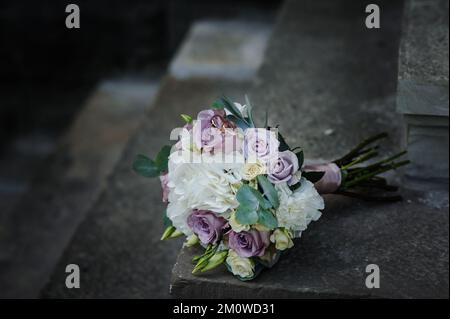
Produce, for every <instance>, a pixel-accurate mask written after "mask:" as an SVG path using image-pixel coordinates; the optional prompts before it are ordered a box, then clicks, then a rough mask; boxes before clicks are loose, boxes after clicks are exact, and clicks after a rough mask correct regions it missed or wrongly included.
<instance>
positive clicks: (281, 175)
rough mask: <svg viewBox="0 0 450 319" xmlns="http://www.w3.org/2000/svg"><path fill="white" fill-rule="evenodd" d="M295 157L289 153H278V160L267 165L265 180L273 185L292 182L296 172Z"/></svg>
mask: <svg viewBox="0 0 450 319" xmlns="http://www.w3.org/2000/svg"><path fill="white" fill-rule="evenodd" d="M298 168H299V167H298V159H297V156H296V155H295V154H294V153H293V152H291V151H284V152H279V153H278V159H277V160H276V161H273V162H271V163H270V164H269V174H268V176H267V178H268V179H269V181H271V182H272V183H274V184H277V183H282V182H287V183H288V184H289V183H290V182H291V181H292V177H293V176H294V174H295V173H296V172H297V171H298Z"/></svg>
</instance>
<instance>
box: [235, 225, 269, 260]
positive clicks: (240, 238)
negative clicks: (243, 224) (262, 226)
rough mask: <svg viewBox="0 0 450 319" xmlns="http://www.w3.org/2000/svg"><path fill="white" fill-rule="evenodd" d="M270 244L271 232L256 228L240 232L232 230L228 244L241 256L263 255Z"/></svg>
mask: <svg viewBox="0 0 450 319" xmlns="http://www.w3.org/2000/svg"><path fill="white" fill-rule="evenodd" d="M269 245H270V232H268V231H257V230H256V229H250V230H249V231H241V232H239V233H236V232H234V231H231V232H230V234H229V238H228V246H229V247H230V248H231V249H232V250H234V251H235V252H236V254H238V255H239V256H240V257H253V256H262V255H264V253H265V252H266V248H267V247H269Z"/></svg>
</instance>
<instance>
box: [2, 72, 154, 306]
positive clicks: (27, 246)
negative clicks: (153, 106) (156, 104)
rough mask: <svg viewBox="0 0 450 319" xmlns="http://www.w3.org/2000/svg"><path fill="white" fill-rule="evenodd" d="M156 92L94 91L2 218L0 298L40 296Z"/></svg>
mask: <svg viewBox="0 0 450 319" xmlns="http://www.w3.org/2000/svg"><path fill="white" fill-rule="evenodd" d="M155 91H156V83H155V82H133V81H129V80H126V81H117V80H114V81H108V82H105V83H103V84H102V85H100V87H99V88H98V89H97V90H95V92H94V94H93V95H92V96H91V97H90V98H89V100H88V101H87V103H86V105H85V107H84V108H83V109H82V111H81V112H80V114H79V115H78V116H77V118H76V120H75V122H74V123H73V125H72V126H71V127H70V129H69V130H68V132H67V133H66V134H65V136H64V138H63V139H62V140H61V141H60V142H59V144H58V146H57V149H56V151H55V152H54V153H53V154H52V155H51V156H50V158H48V159H47V160H46V161H45V163H44V164H43V165H42V167H40V171H39V174H38V176H36V178H34V180H33V181H32V184H31V186H30V188H29V190H28V191H27V192H26V193H24V194H23V196H22V197H21V198H20V199H18V200H17V201H18V203H17V206H15V207H14V208H13V209H11V210H10V211H9V212H8V213H6V214H4V212H2V216H1V217H2V228H1V230H0V252H1V254H0V286H1V287H2V288H1V290H0V297H3V298H35V297H38V296H39V293H40V290H41V289H42V287H43V286H44V285H45V284H46V283H47V281H48V279H49V277H50V274H51V272H52V270H53V267H54V266H55V264H56V262H57V261H58V259H59V258H60V256H61V254H62V251H63V249H64V248H65V246H66V245H67V243H68V242H69V240H70V238H71V236H72V234H73V233H74V231H75V229H76V227H77V225H78V224H79V223H80V221H81V220H82V219H83V218H84V216H85V214H86V212H87V210H88V209H89V208H90V207H91V205H92V204H93V202H94V200H95V199H96V198H97V197H98V195H99V193H100V191H101V190H102V189H103V187H104V183H105V179H106V178H107V176H108V174H109V173H110V172H111V170H112V169H113V167H114V165H115V163H116V161H117V159H118V158H119V155H120V154H121V151H122V149H123V147H124V145H125V143H126V142H127V140H128V137H129V135H130V134H132V132H134V130H135V129H136V127H137V126H138V123H139V121H140V119H141V118H142V116H143V114H144V110H145V109H146V108H147V107H149V105H150V103H151V99H152V97H153V96H154V94H155ZM17 164H18V165H19V164H20V162H18V163H17Z"/></svg>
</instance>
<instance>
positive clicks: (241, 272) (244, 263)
mask: <svg viewBox="0 0 450 319" xmlns="http://www.w3.org/2000/svg"><path fill="white" fill-rule="evenodd" d="M226 263H227V265H228V266H229V268H230V270H231V272H232V273H233V275H235V276H239V277H241V278H250V277H253V276H254V274H255V263H254V262H253V261H252V260H251V259H250V258H245V257H239V256H238V254H236V252H235V251H233V250H231V249H230V250H229V251H228V257H227V259H226Z"/></svg>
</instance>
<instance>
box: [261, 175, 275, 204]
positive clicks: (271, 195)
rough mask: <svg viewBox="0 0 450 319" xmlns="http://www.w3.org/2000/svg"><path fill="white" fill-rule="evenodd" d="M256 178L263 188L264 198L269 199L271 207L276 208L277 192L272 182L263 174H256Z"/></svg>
mask: <svg viewBox="0 0 450 319" xmlns="http://www.w3.org/2000/svg"><path fill="white" fill-rule="evenodd" d="M256 179H257V180H258V184H259V186H260V187H261V189H262V190H263V192H264V196H266V198H267V199H268V200H269V202H270V204H271V206H272V207H273V208H278V206H280V201H279V199H278V192H277V190H276V189H275V187H273V185H272V183H271V182H269V180H268V179H267V177H265V176H264V175H258V177H256ZM265 208H267V207H265Z"/></svg>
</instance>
